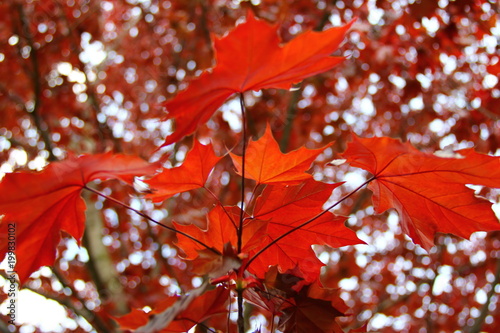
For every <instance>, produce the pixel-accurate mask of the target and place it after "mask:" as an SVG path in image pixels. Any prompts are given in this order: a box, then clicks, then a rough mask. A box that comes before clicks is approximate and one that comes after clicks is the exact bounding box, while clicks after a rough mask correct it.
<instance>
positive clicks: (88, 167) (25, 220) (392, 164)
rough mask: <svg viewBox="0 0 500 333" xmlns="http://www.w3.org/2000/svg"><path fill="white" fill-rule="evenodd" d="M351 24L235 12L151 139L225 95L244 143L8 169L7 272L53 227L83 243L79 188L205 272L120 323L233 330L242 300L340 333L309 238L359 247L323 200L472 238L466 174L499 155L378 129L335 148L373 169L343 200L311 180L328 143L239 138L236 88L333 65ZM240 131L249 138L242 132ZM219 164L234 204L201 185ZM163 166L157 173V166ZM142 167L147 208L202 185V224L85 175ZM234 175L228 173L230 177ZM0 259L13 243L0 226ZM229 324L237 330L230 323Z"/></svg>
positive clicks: (50, 241)
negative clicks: (287, 32) (294, 27)
mask: <svg viewBox="0 0 500 333" xmlns="http://www.w3.org/2000/svg"><path fill="white" fill-rule="evenodd" d="M352 25H353V21H351V23H348V24H346V25H344V26H342V27H339V28H330V29H327V30H325V31H323V32H313V31H308V32H305V33H302V34H300V35H299V36H298V37H296V38H294V39H292V40H291V41H290V42H288V43H286V44H282V43H281V40H280V38H279V37H278V36H279V35H278V26H276V25H270V24H268V23H267V22H265V21H264V20H260V19H257V18H256V17H255V16H254V14H253V13H252V12H251V11H249V12H248V14H247V16H246V20H245V22H244V23H241V24H238V25H237V26H236V27H235V28H234V29H233V30H232V31H231V32H230V33H228V34H227V35H226V36H224V37H221V38H218V37H216V38H215V39H214V42H213V43H214V52H215V63H216V65H215V66H214V67H213V68H211V69H210V70H206V71H204V72H203V73H201V75H200V76H198V77H196V78H193V79H192V80H191V81H190V82H189V85H188V87H187V88H186V89H184V90H182V91H181V92H179V93H178V94H177V95H176V96H175V97H174V98H173V99H171V100H169V101H167V102H165V103H164V105H163V106H164V107H165V109H166V112H167V114H166V116H165V118H164V120H169V121H170V122H171V123H173V124H174V125H175V130H174V131H173V132H172V133H171V134H170V135H168V136H167V138H166V140H165V141H164V142H163V144H162V145H161V147H163V146H166V145H170V144H173V143H177V142H179V141H180V140H181V139H183V138H184V137H185V136H188V135H193V134H194V133H196V132H197V130H198V129H200V127H201V126H203V125H204V124H205V123H206V122H208V121H209V120H210V119H211V117H213V115H214V113H215V112H216V111H217V110H218V109H219V108H220V107H221V105H222V104H223V103H224V102H226V101H227V100H228V98H230V97H231V96H232V95H233V94H238V95H239V98H240V102H241V108H242V109H241V113H242V117H241V119H242V127H243V130H242V133H241V134H242V135H241V141H240V142H239V143H237V144H236V145H234V146H233V147H232V148H229V149H228V151H227V154H224V155H222V156H218V155H217V154H216V152H215V151H214V144H215V138H214V140H213V141H212V142H211V143H209V144H205V145H204V144H202V143H201V142H200V141H199V140H198V139H196V138H193V144H192V148H191V149H190V150H189V151H188V152H187V153H186V156H185V158H184V161H183V162H182V164H181V165H179V166H175V167H170V168H163V169H162V168H161V164H160V163H148V162H146V161H144V160H143V159H141V158H139V157H137V156H133V155H124V154H112V153H105V154H94V155H92V154H86V155H81V156H70V157H68V158H66V159H65V160H64V161H60V162H52V163H50V164H49V165H48V166H46V167H45V168H44V169H43V170H42V171H40V172H36V173H31V172H13V173H8V174H6V175H5V176H4V178H3V179H2V180H1V182H0V214H1V215H3V217H2V220H1V224H0V227H1V228H5V226H6V225H12V224H14V225H15V226H16V234H17V239H16V242H17V243H16V253H15V254H16V258H17V263H16V272H17V275H18V277H19V280H20V283H21V284H25V283H26V282H27V281H28V279H29V277H30V275H31V274H32V273H34V272H35V271H37V270H38V269H39V268H40V267H42V266H51V265H53V264H54V262H55V259H56V256H57V249H58V246H59V243H60V241H61V232H64V233H66V234H68V235H70V236H71V237H73V238H74V239H75V240H76V241H77V243H78V244H79V245H80V244H81V242H82V238H83V235H84V230H85V210H86V207H85V202H84V200H83V199H82V198H81V196H80V194H81V192H82V191H87V192H90V193H92V194H93V195H97V196H99V197H101V198H104V199H105V200H108V201H111V202H113V203H114V204H117V205H121V206H123V207H125V208H127V209H129V210H130V212H131V213H137V214H139V215H140V216H141V217H142V218H145V219H147V220H149V221H151V222H152V223H155V224H157V225H159V226H160V227H163V228H164V229H166V230H168V231H169V232H173V233H175V235H176V239H175V241H174V244H175V246H176V247H177V248H178V249H179V251H180V253H181V257H182V258H183V259H184V260H186V261H189V262H191V263H192V266H191V267H192V269H193V272H194V273H196V274H198V275H199V276H203V277H204V279H205V281H204V282H203V284H202V285H201V287H199V288H198V289H194V290H192V291H190V292H189V293H188V294H187V295H182V296H179V295H175V296H165V297H164V298H163V299H161V300H156V301H154V302H152V303H149V304H142V305H141V306H142V307H144V306H148V307H150V308H152V311H150V312H148V313H146V312H145V311H143V310H142V309H140V306H138V307H137V309H135V310H133V311H132V312H130V313H129V314H128V315H125V316H122V317H117V318H115V319H116V321H117V322H118V323H119V325H120V327H121V328H122V329H130V330H137V331H138V332H185V331H188V330H189V329H191V328H192V327H193V326H195V325H205V326H206V327H214V328H215V329H219V330H225V331H232V330H238V331H239V332H243V331H244V330H245V328H244V325H245V323H244V318H243V317H242V313H243V310H242V307H243V304H247V305H252V306H255V307H257V308H259V309H260V310H261V311H263V312H264V313H266V314H267V316H268V317H270V318H272V319H271V321H273V320H274V316H278V317H279V318H280V319H279V323H278V327H277V329H279V330H281V331H283V332H339V333H340V332H343V330H342V328H341V325H340V324H339V322H338V320H337V318H339V317H344V316H346V315H348V307H347V306H346V304H345V302H344V300H343V299H342V298H341V297H340V292H341V291H340V290H339V289H337V288H335V287H334V286H332V285H328V284H324V283H323V282H322V279H321V270H322V267H323V266H324V264H323V263H322V262H321V261H320V260H319V259H318V257H317V255H316V253H315V251H314V246H327V247H329V248H340V247H343V246H349V245H356V244H364V243H365V242H363V241H362V240H360V239H359V238H358V237H357V234H356V232H355V231H354V230H351V229H350V228H348V227H347V226H346V221H347V217H344V216H340V215H336V214H334V213H332V212H331V211H332V210H333V209H334V208H337V207H339V206H340V205H342V203H343V202H344V201H345V200H347V199H349V198H350V197H352V196H354V195H356V193H357V192H358V191H360V190H361V188H362V187H363V186H365V185H368V188H369V189H370V190H371V192H372V193H373V197H372V201H373V207H374V211H375V213H376V214H382V213H384V212H385V211H386V210H388V209H391V208H393V209H395V210H396V211H397V212H398V214H399V217H400V225H401V229H402V231H403V232H404V233H405V234H406V235H407V236H409V237H410V238H411V239H412V240H413V242H414V243H415V244H418V245H420V246H422V247H423V248H424V249H426V250H430V249H431V248H432V247H433V246H434V239H435V237H436V234H437V233H447V234H453V235H456V236H459V237H463V238H469V237H470V236H471V234H472V233H474V232H476V231H495V230H500V224H499V222H498V219H497V218H496V216H495V214H494V213H493V211H492V210H491V203H490V202H489V201H488V200H485V199H483V198H480V197H478V196H476V195H475V193H474V190H472V189H471V188H469V187H467V186H466V185H469V184H473V185H482V186H485V187H489V188H500V158H499V157H495V156H488V155H484V154H480V153H477V152H475V151H473V150H471V149H466V150H460V151H457V152H456V153H455V155H454V156H453V157H438V156H436V155H434V154H430V153H423V152H420V151H419V150H417V149H416V148H414V147H413V146H411V145H410V144H409V143H402V142H401V141H399V140H396V139H391V138H387V137H378V138H359V137H358V136H356V135H352V141H351V142H350V143H348V145H347V149H346V150H345V151H344V152H343V153H342V154H341V156H342V157H343V158H344V159H345V160H346V162H347V163H348V164H350V166H352V167H355V168H360V169H363V170H366V171H367V172H369V173H370V174H371V177H369V178H368V179H367V180H366V181H365V182H364V183H363V184H362V185H361V186H359V187H358V188H356V189H355V190H353V191H351V192H348V193H347V194H345V195H344V196H341V197H340V199H337V200H336V201H335V200H334V201H333V202H332V201H331V197H332V194H334V197H335V194H336V189H338V188H339V187H341V186H342V185H343V183H331V182H330V183H327V182H323V181H319V180H316V179H315V178H314V177H313V175H312V174H311V173H310V172H308V171H309V169H310V168H311V165H312V164H313V163H314V161H315V160H316V159H318V157H319V156H321V155H322V154H324V153H325V151H326V150H327V149H332V144H329V145H326V146H324V147H322V148H317V149H308V148H306V147H300V148H298V149H296V150H294V151H291V152H288V153H283V152H282V151H281V150H280V147H279V144H278V142H277V141H276V139H275V138H274V136H273V133H272V129H271V126H270V125H269V124H267V125H266V128H265V130H264V133H263V134H262V136H260V138H258V139H255V140H249V141H248V140H247V139H248V138H247V133H246V128H247V126H248V124H247V122H246V117H247V114H246V113H247V112H248V110H246V109H245V103H244V93H245V92H246V91H251V90H254V91H257V90H261V89H269V88H275V89H289V88H291V87H292V85H293V84H296V83H299V82H300V81H302V80H303V79H305V78H307V77H310V76H313V75H316V74H319V73H322V72H325V71H327V70H330V69H331V68H332V67H333V66H335V65H337V64H339V63H340V62H341V61H342V60H343V58H342V57H335V56H332V53H334V52H335V51H336V50H337V49H338V47H339V45H340V43H341V42H342V41H343V40H344V37H345V34H346V33H347V31H348V30H349V29H350V28H351V27H352ZM247 141H248V143H247ZM227 166H229V168H228V170H227V172H234V173H235V174H236V175H238V179H239V180H240V181H239V182H238V183H235V182H234V181H232V183H230V184H229V185H228V187H229V186H233V187H235V188H237V189H238V190H239V191H240V193H241V196H240V198H239V202H236V203H234V202H233V203H232V204H228V203H226V202H225V201H224V199H223V198H222V196H221V195H220V193H221V190H220V189H218V191H216V192H217V193H214V191H213V188H211V186H210V184H211V181H210V180H211V179H210V178H211V177H212V176H211V175H213V174H214V172H215V169H217V168H224V167H227ZM160 169H161V170H160ZM134 177H143V179H145V180H144V182H145V183H146V184H147V185H148V186H149V190H148V191H145V193H142V195H143V197H144V199H145V200H151V201H152V202H154V203H155V204H157V205H160V204H164V203H167V202H170V201H169V200H168V199H170V198H173V200H175V199H176V198H178V197H179V195H180V194H181V193H184V192H189V191H200V192H201V191H203V192H204V193H206V194H207V196H208V197H211V198H212V199H213V200H214V201H212V202H211V205H210V206H204V207H202V208H203V209H200V211H203V210H204V211H205V212H206V214H204V216H203V219H202V222H201V223H196V224H195V223H192V224H185V223H180V222H178V221H169V222H168V223H165V222H163V221H162V222H160V221H157V220H155V219H153V218H152V217H150V216H149V215H148V214H146V213H144V212H139V211H138V210H136V209H135V208H132V207H131V206H128V205H126V204H125V203H123V202H122V201H120V200H117V199H114V198H112V197H111V196H109V195H107V194H105V193H102V192H99V191H97V190H96V189H95V188H94V186H93V185H92V184H90V183H91V182H94V181H96V180H99V181H105V180H109V179H117V180H121V181H122V182H124V183H127V184H129V185H132V184H133V181H134ZM235 178H236V177H233V178H232V180H234V179H235ZM0 241H1V242H0V256H1V257H3V256H5V255H6V254H7V253H8V252H9V251H10V250H9V246H8V240H7V236H6V235H5V234H1V235H0ZM233 298H236V299H237V303H238V305H237V307H238V312H239V313H238V320H237V323H236V324H234V323H230V322H229V320H226V319H225V318H227V316H228V315H229V311H230V307H231V302H232V301H231V300H232V299H233ZM234 325H236V327H234Z"/></svg>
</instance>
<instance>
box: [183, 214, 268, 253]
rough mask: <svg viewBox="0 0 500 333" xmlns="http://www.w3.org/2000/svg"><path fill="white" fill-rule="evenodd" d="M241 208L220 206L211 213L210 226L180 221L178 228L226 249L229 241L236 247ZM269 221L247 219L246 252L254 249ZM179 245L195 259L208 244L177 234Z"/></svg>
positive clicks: (209, 244) (245, 231) (245, 228)
mask: <svg viewBox="0 0 500 333" xmlns="http://www.w3.org/2000/svg"><path fill="white" fill-rule="evenodd" d="M240 213H241V209H240V208H239V207H236V206H232V207H222V206H217V207H215V208H214V209H212V210H211V211H210V212H209V213H208V216H207V229H206V230H202V229H200V228H198V227H197V226H195V225H180V224H176V225H175V229H177V230H179V231H182V232H184V233H186V234H189V235H190V236H193V237H194V238H196V239H198V240H200V241H202V242H203V243H204V244H206V245H208V246H209V247H211V248H213V249H216V250H218V251H219V252H220V253H223V251H224V247H225V245H226V244H228V243H229V244H231V245H233V247H234V248H235V249H236V244H237V243H238V234H237V231H236V230H237V226H238V225H239V219H240ZM266 226H267V224H266V223H264V222H263V221H246V223H244V224H243V232H242V252H248V251H250V250H252V249H254V248H255V247H256V246H257V245H258V244H259V243H260V242H261V241H262V239H261V238H262V235H264V234H265V231H266ZM177 246H178V247H180V248H181V249H182V250H183V251H184V253H185V254H186V258H187V259H194V258H196V257H197V256H198V252H199V251H201V250H204V249H205V248H204V247H203V246H202V245H201V244H199V243H196V242H194V241H193V240H191V239H189V238H187V237H185V236H183V235H182V234H178V235H177Z"/></svg>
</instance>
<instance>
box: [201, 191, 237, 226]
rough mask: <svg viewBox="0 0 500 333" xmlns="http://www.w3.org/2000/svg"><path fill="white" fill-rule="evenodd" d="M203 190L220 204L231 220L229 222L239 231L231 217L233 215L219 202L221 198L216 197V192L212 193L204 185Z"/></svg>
mask: <svg viewBox="0 0 500 333" xmlns="http://www.w3.org/2000/svg"><path fill="white" fill-rule="evenodd" d="M203 188H204V189H205V190H206V191H207V192H208V193H209V194H210V195H211V196H212V197H213V198H214V199H215V200H216V201H217V203H218V204H219V206H221V207H222V210H223V211H224V213H225V214H226V216H227V217H228V218H229V220H230V221H231V223H232V224H233V226H234V228H235V229H236V231H238V226H237V225H236V222H234V220H233V217H232V216H231V214H229V212H228V211H227V209H226V207H224V205H223V204H222V202H221V201H220V200H219V198H218V197H217V196H216V195H215V193H214V192H212V191H211V190H210V189H209V188H208V187H206V186H205V185H203Z"/></svg>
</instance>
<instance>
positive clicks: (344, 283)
mask: <svg viewBox="0 0 500 333" xmlns="http://www.w3.org/2000/svg"><path fill="white" fill-rule="evenodd" d="M339 287H340V288H341V289H342V290H346V291H352V290H356V289H358V288H359V284H358V277H357V276H351V277H350V278H345V279H342V280H340V281H339Z"/></svg>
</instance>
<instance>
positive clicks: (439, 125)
mask: <svg viewBox="0 0 500 333" xmlns="http://www.w3.org/2000/svg"><path fill="white" fill-rule="evenodd" d="M429 129H430V130H431V131H433V132H434V133H439V132H441V131H442V130H443V129H444V122H443V121H442V120H441V119H434V120H433V121H432V122H431V123H430V124H429Z"/></svg>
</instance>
